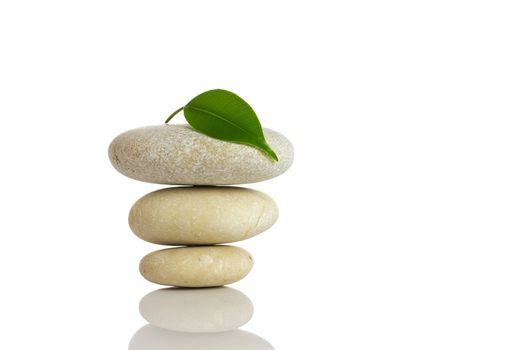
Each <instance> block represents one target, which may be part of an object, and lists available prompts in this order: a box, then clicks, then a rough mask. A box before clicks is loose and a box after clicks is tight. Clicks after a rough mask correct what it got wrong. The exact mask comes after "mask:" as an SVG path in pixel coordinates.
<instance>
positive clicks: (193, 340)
mask: <svg viewBox="0 0 525 350" xmlns="http://www.w3.org/2000/svg"><path fill="white" fill-rule="evenodd" d="M128 349H129V350H241V349H242V350H273V346H272V345H271V344H270V343H268V342H267V341H266V340H264V339H263V338H261V337H259V336H257V335H255V334H252V333H250V332H246V331H241V330H234V331H228V332H221V333H184V332H175V331H169V330H166V329H162V328H158V327H155V326H152V325H146V326H144V327H142V328H141V329H139V330H138V331H137V333H135V335H134V336H133V338H131V341H130V343H129V348H128Z"/></svg>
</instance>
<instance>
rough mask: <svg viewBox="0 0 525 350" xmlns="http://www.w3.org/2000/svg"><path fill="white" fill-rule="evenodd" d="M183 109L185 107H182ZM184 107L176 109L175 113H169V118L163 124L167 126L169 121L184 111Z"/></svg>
mask: <svg viewBox="0 0 525 350" xmlns="http://www.w3.org/2000/svg"><path fill="white" fill-rule="evenodd" d="M184 107H185V106H184ZM184 107H181V108H179V109H177V110H176V111H175V112H173V113H171V114H170V116H169V117H168V119H166V121H165V122H164V123H165V124H168V123H169V122H170V120H171V119H172V118H173V117H174V116H175V115H176V114H177V113H179V112H180V111H182V110H183V109H184Z"/></svg>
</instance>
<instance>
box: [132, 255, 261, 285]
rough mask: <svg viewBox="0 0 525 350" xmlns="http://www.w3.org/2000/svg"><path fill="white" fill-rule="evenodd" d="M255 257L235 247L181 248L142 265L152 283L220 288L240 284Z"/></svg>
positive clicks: (148, 260)
mask: <svg viewBox="0 0 525 350" xmlns="http://www.w3.org/2000/svg"><path fill="white" fill-rule="evenodd" d="M252 266H253V258H252V256H251V255H250V253H248V252H247V251H246V250H244V249H242V248H239V247H233V246H225V245H218V246H204V247H181V248H169V249H164V250H158V251H155V252H153V253H150V254H148V255H146V256H145V257H144V258H142V260H141V262H140V266H139V268H140V273H141V274H142V276H144V278H145V279H147V280H148V281H150V282H153V283H157V284H162V285H167V286H178V287H217V286H222V285H225V284H230V283H234V282H237V281H239V280H241V279H242V278H244V277H245V276H246V275H247V274H248V273H249V272H250V270H251V269H252Z"/></svg>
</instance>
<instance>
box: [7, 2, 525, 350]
mask: <svg viewBox="0 0 525 350" xmlns="http://www.w3.org/2000/svg"><path fill="white" fill-rule="evenodd" d="M522 5H523V3H522V2H521V1H458V0H455V1H446V0H445V1H443V0H442V1H373V0H371V1H340V2H338V1H317V2H313V1H312V2H310V1H297V2H295V1H275V2H271V1H261V2H258V3H255V2H247V1H238V2H233V1H208V2H204V1H194V2H190V1H186V2H182V1H181V2H175V1H142V2H139V1H89V2H87V1H86V2H80V1H3V2H1V5H0V40H1V42H0V44H1V47H0V50H1V54H0V62H1V65H0V118H1V124H0V146H1V147H0V152H1V158H0V164H1V172H0V176H1V184H0V186H1V196H0V201H1V204H2V207H1V220H0V227H1V230H0V231H1V232H0V269H1V270H0V271H1V281H0V283H1V288H0V326H1V328H0V330H1V331H0V333H1V336H0V348H2V349H37V348H38V349H73V348H74V349H126V348H127V344H128V342H129V340H130V338H131V337H132V335H133V333H134V332H135V331H136V330H137V329H139V328H140V327H141V326H142V325H144V324H145V321H143V320H142V319H141V317H140V315H139V313H138V302H139V300H140V299H141V297H142V296H143V295H144V294H146V293H148V292H150V291H152V290H154V289H156V288H157V286H155V285H153V284H151V283H149V282H147V281H145V280H144V279H142V277H141V276H140V274H139V272H138V268H137V265H138V262H139V260H140V259H141V257H142V256H143V255H145V254H146V253H148V252H150V251H152V250H155V249H158V248H159V247H157V246H155V245H153V244H149V243H146V242H143V241H141V240H139V239H138V238H137V237H135V236H134V235H133V234H132V233H131V231H130V230H129V228H128V227H127V213H128V210H129V208H130V207H131V205H132V204H133V203H134V201H135V200H136V199H138V198H139V197H141V196H142V195H144V194H146V193H148V192H150V191H153V190H155V189H157V188H161V187H162V186H156V185H152V184H146V183H140V182H137V181H134V180H131V179H128V178H125V177H123V176H122V175H120V174H119V173H117V172H116V171H115V170H114V169H113V168H112V167H111V165H110V163H109V160H108V157H107V147H108V145H109V143H110V141H111V140H112V138H113V137H115V136H116V135H117V134H119V133H121V132H123V131H126V130H128V129H131V128H135V127H139V126H144V125H151V124H159V123H162V122H163V120H164V119H165V118H166V116H167V115H169V114H170V113H171V112H172V111H173V110H174V109H176V108H178V107H180V106H181V105H183V104H184V103H186V102H187V101H188V100H189V99H191V98H192V97H194V96H195V95H197V94H199V93H201V92H203V91H205V90H208V89H212V88H224V89H228V90H231V91H234V92H236V93H238V94H239V95H241V96H242V97H243V98H244V99H246V100H247V101H248V102H249V103H250V104H251V105H252V107H253V108H254V109H255V111H256V112H257V113H258V115H259V118H260V120H261V122H262V124H263V126H265V127H269V128H273V129H276V130H278V131H280V132H282V133H283V134H285V135H286V136H287V137H288V138H289V139H290V140H291V141H292V142H293V144H294V146H295V150H296V159H295V163H294V165H293V166H292V168H291V169H290V170H289V171H288V172H287V173H285V174H284V175H282V176H281V177H279V178H276V179H274V180H271V181H267V182H264V183H260V184H252V185H248V186H250V187H253V188H256V189H259V190H263V191H265V192H266V193H268V194H269V195H271V196H272V197H273V198H274V199H275V200H276V202H277V203H278V205H279V207H280V213H281V216H280V219H279V221H278V222H277V224H276V225H275V226H274V227H273V228H272V229H270V230H269V231H267V232H265V233H263V234H261V235H260V236H257V237H255V238H253V239H250V240H248V241H245V242H241V243H239V244H238V245H239V246H242V247H244V248H246V249H248V250H249V251H250V252H251V253H252V254H253V255H254V257H255V260H256V265H255V267H254V269H253V270H252V272H251V274H250V275H248V277H246V279H245V280H243V281H241V282H239V283H236V284H234V285H233V287H234V288H236V289H239V290H241V291H242V292H244V293H245V294H246V295H248V296H249V297H250V298H251V300H252V301H253V303H254V306H255V315H254V317H253V319H252V320H251V321H250V323H248V324H247V325H246V326H245V327H244V329H246V330H249V331H251V332H253V333H256V334H258V335H260V336H262V337H264V338H265V339H266V340H267V341H269V342H270V343H272V344H273V346H274V347H275V348H276V349H403V350H405V349H523V348H524V347H525V330H524V329H525V328H524V327H525V298H524V296H525V282H524V278H525V273H524V272H525V254H524V249H525V238H524V234H525V230H524V229H525V222H524V210H525V185H524V183H525V181H524V180H525V166H524V151H525V138H524V132H525V123H524V112H525V105H524V93H525V68H524V67H525V63H524V62H525V49H524V39H525V21H524V18H525V11H524V8H523V6H522ZM176 122H182V118H178V120H177V121H176ZM152 350H153V349H152Z"/></svg>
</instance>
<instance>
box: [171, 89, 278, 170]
mask: <svg viewBox="0 0 525 350" xmlns="http://www.w3.org/2000/svg"><path fill="white" fill-rule="evenodd" d="M181 110H184V117H185V118H186V120H187V121H188V123H189V124H190V125H191V126H192V127H193V128H194V129H195V130H197V131H199V132H201V133H203V134H205V135H207V136H210V137H213V138H216V139H219V140H223V141H228V142H235V143H242V144H245V145H249V146H252V147H255V148H258V149H259V150H261V151H263V152H265V153H266V154H267V155H269V156H270V157H271V158H272V159H274V160H275V161H278V160H279V159H278V158H277V155H276V154H275V152H274V151H273V150H272V148H271V147H270V146H269V145H268V143H267V142H266V140H265V138H264V134H263V130H262V127H261V123H260V122H259V119H258V118H257V115H256V114H255V112H254V111H253V109H252V107H250V105H249V104H248V103H246V101H244V100H243V99H242V98H240V97H239V96H237V95H236V94H234V93H233V92H229V91H226V90H220V89H217V90H210V91H206V92H204V93H202V94H200V95H198V96H197V97H195V98H193V99H192V100H191V101H190V102H189V103H188V104H186V106H184V107H182V108H179V109H178V110H176V111H175V112H173V113H172V115H170V116H169V117H168V119H167V120H166V123H168V122H169V121H170V120H171V118H173V116H175V114H177V113H178V112H180V111H181Z"/></svg>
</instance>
